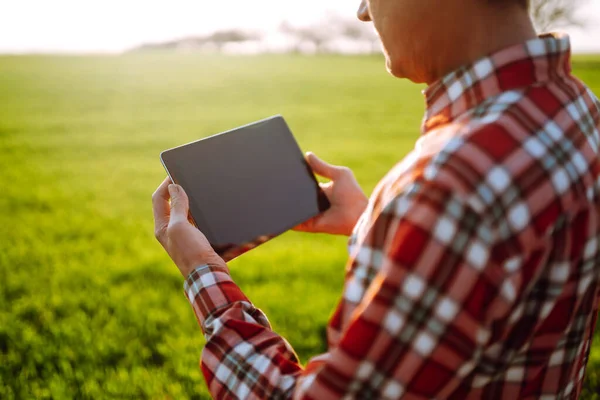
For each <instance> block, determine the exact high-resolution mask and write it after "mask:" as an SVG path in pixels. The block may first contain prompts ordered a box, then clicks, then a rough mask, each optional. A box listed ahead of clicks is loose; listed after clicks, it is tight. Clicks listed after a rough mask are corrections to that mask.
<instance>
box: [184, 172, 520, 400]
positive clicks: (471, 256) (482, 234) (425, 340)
mask: <svg viewBox="0 0 600 400" xmlns="http://www.w3.org/2000/svg"><path fill="white" fill-rule="evenodd" d="M492 244H493V231H492V230H491V228H490V227H489V224H487V223H486V222H485V221H483V220H482V218H480V216H479V214H478V213H477V212H475V211H474V210H473V208H472V207H470V206H469V205H468V201H466V200H463V199H461V198H460V197H459V196H456V195H455V194H453V193H452V192H451V191H449V190H446V189H444V188H442V187H439V186H435V185H421V184H415V185H414V186H413V187H412V188H411V189H410V190H408V191H406V192H405V193H403V194H401V195H399V196H397V197H396V198H395V199H394V200H393V201H392V202H390V203H389V204H387V205H386V207H385V208H384V209H383V210H382V212H381V213H380V215H378V216H377V218H376V219H375V221H374V222H373V224H372V226H371V227H370V229H369V233H368V234H367V236H366V238H365V239H364V240H363V241H360V242H358V243H357V244H356V247H355V250H354V251H353V256H352V259H351V260H350V262H351V263H354V262H356V260H361V261H360V262H361V263H363V264H364V263H366V264H368V269H369V270H371V271H375V272H374V274H373V276H372V278H371V279H366V280H364V279H363V284H362V286H361V284H358V283H357V281H356V280H355V279H354V280H353V279H352V277H350V278H349V279H348V281H347V282H346V287H345V292H344V298H343V299H342V301H341V303H342V304H343V303H344V302H352V301H355V302H356V306H355V307H354V308H353V311H352V313H351V314H350V315H349V318H348V321H347V323H345V324H344V326H343V330H342V332H341V336H340V340H339V342H337V343H336V344H335V346H334V347H331V348H330V349H329V351H328V352H327V353H325V354H322V355H320V356H318V357H315V358H313V359H311V360H310V362H309V363H308V365H307V366H306V367H305V368H303V367H302V366H301V365H300V364H299V363H298V358H297V357H296V355H295V353H294V351H293V350H292V348H291V347H290V345H289V344H288V343H287V342H286V341H285V340H284V339H283V338H282V337H280V336H278V335H277V334H276V333H274V332H273V331H272V330H271V329H270V326H269V323H268V321H267V318H266V317H265V316H264V315H263V313H262V312H260V311H259V310H258V309H256V308H255V307H254V306H253V305H252V303H251V302H250V301H249V300H248V299H247V298H246V296H244V294H243V293H242V292H241V290H240V289H239V288H238V287H237V286H236V285H235V284H234V283H233V281H232V280H231V277H230V276H229V274H228V273H227V270H226V269H225V268H218V267H216V268H215V267H201V268H199V269H197V270H196V271H194V272H193V273H192V274H191V275H190V276H189V278H188V279H187V282H186V285H185V287H186V294H187V296H188V299H189V300H190V302H191V304H192V306H193V308H194V311H195V313H196V315H197V317H198V320H199V321H200V324H201V326H202V329H203V331H204V333H205V336H206V339H207V344H206V347H205V349H204V351H203V354H202V361H201V367H202V371H203V373H204V376H205V378H206V381H207V384H208V387H209V390H210V392H211V393H212V395H213V396H214V397H215V398H294V399H334V398H340V397H344V396H347V395H349V396H350V397H353V398H401V397H404V396H406V398H411V399H426V398H445V397H448V396H449V395H451V394H456V393H460V390H461V383H462V382H464V381H465V380H466V379H469V380H471V382H470V386H471V387H476V386H477V385H484V384H486V383H488V381H487V380H486V379H488V378H486V376H488V375H485V374H483V373H482V374H481V375H480V374H478V370H479V369H481V368H485V365H484V364H485V363H484V362H483V354H484V350H485V349H486V348H489V346H491V345H492V343H493V340H494V330H493V329H492V327H493V328H494V329H501V321H502V320H503V318H505V316H506V315H507V314H508V312H509V310H510V309H511V307H512V304H513V301H514V299H515V297H516V293H515V289H514V287H512V286H511V285H510V281H508V280H506V279H505V277H504V274H503V273H502V272H501V268H499V267H497V266H496V264H495V263H494V262H493V260H492V258H493V257H492ZM490 379H491V378H490Z"/></svg>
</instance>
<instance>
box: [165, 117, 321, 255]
mask: <svg viewBox="0 0 600 400" xmlns="http://www.w3.org/2000/svg"><path fill="white" fill-rule="evenodd" d="M161 158H162V161H163V164H164V165H165V168H166V169H167V171H168V173H169V175H170V176H171V178H172V179H173V180H174V181H175V182H176V183H178V184H180V185H181V186H182V187H183V188H184V189H185V191H186V193H187V194H188V197H189V198H190V213H191V215H192V217H193V219H194V221H195V223H196V225H197V226H198V228H199V229H200V230H201V231H202V232H203V233H204V234H205V235H206V237H207V238H208V240H209V242H210V243H211V244H212V246H213V247H214V248H215V250H217V252H218V253H219V254H221V255H222V256H223V255H225V257H224V258H226V259H231V258H233V257H235V256H236V255H238V254H241V253H243V252H244V251H246V250H248V249H249V248H252V247H255V246H256V245H258V244H260V243H262V242H264V241H266V240H268V239H270V238H271V237H273V236H276V235H278V234H280V233H283V232H285V231H286V230H288V229H290V228H292V227H294V226H296V225H297V224H299V223H301V222H304V221H305V220H307V219H309V218H311V217H313V216H315V215H317V214H319V213H320V212H322V211H324V210H325V209H326V208H328V207H329V203H328V201H327V199H326V197H325V195H324V194H323V192H322V191H321V190H320V188H319V186H318V184H317V181H316V180H315V177H314V175H313V174H312V172H311V170H310V167H309V166H308V165H307V163H306V161H305V159H304V156H303V154H302V152H301V151H300V148H299V147H298V145H297V143H296V141H295V139H294V137H293V136H292V133H291V132H290V130H289V128H288V126H287V124H286V122H285V121H284V119H283V118H282V117H280V116H277V117H272V118H269V119H267V120H263V121H259V122H257V123H254V124H251V125H247V126H244V127H241V128H237V129H234V130H232V131H228V132H225V133H221V134H218V135H215V136H211V137H209V138H206V139H203V140H199V141H197V142H193V143H190V144H187V145H184V146H181V147H177V148H175V149H171V150H167V151H165V152H163V153H162V154H161Z"/></svg>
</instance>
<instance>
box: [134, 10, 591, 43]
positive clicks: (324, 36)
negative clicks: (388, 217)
mask: <svg viewBox="0 0 600 400" xmlns="http://www.w3.org/2000/svg"><path fill="white" fill-rule="evenodd" d="M587 1H589V0H530V12H531V16H532V18H533V20H534V22H535V26H536V28H537V30H538V31H539V32H546V31H548V30H550V29H556V28H565V27H583V26H585V22H586V21H585V20H583V19H582V17H581V16H580V15H578V14H577V11H578V10H579V9H580V7H581V5H583V4H584V3H585V2H587ZM277 34H278V35H279V36H280V39H281V40H282V41H284V42H285V44H284V45H279V46H278V47H277V46H276V47H273V46H271V45H269V43H268V40H267V38H266V37H265V34H263V33H257V32H249V31H244V30H240V29H228V30H220V31H217V32H213V33H211V34H208V35H204V36H194V37H187V38H183V39H178V40H172V41H168V42H163V43H156V44H146V45H143V46H140V47H138V48H136V49H134V50H204V51H214V52H222V51H224V50H226V49H227V48H231V47H232V45H233V46H234V47H235V46H237V48H238V49H240V48H243V46H246V47H247V48H252V49H254V50H253V51H254V52H271V51H276V52H296V53H338V52H348V51H349V52H360V53H377V52H380V51H381V45H380V43H379V38H378V36H377V34H376V33H375V31H374V29H373V27H372V25H371V24H364V23H359V22H357V21H355V20H349V19H345V18H341V17H339V16H335V15H328V16H326V18H324V19H323V20H321V21H320V22H318V23H315V24H312V25H308V26H295V25H292V24H291V23H289V22H287V21H284V22H283V23H281V25H280V26H279V29H278V32H277Z"/></svg>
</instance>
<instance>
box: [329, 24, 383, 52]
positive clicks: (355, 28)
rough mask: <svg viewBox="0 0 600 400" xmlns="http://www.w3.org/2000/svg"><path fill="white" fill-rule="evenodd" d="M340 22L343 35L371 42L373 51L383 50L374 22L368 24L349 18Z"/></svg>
mask: <svg viewBox="0 0 600 400" xmlns="http://www.w3.org/2000/svg"><path fill="white" fill-rule="evenodd" d="M338 23H339V25H340V35H341V36H344V37H346V38H348V39H350V40H354V41H357V42H367V43H369V44H370V46H371V52H372V53H377V52H379V51H381V42H380V40H379V36H377V34H376V33H375V29H374V28H373V25H372V24H369V25H367V24H364V23H356V22H355V21H349V20H343V21H339V22H338Z"/></svg>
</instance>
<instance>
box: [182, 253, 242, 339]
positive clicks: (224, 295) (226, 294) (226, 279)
mask: <svg viewBox="0 0 600 400" xmlns="http://www.w3.org/2000/svg"><path fill="white" fill-rule="evenodd" d="M183 289H184V291H185V295H186V296H187V298H188V301H189V302H190V304H191V305H192V308H193V309H194V313H195V314H196V318H198V322H199V323H200V326H201V327H202V328H203V329H204V322H205V321H206V319H207V318H208V317H210V316H212V315H213V314H215V313H217V312H218V311H219V310H222V309H225V308H227V307H226V306H228V305H230V304H232V303H235V302H239V301H246V302H249V300H248V298H247V297H246V296H245V295H244V293H242V291H241V290H240V288H238V287H237V285H236V284H235V283H234V282H233V279H231V276H230V275H229V271H228V270H227V268H226V267H221V266H210V265H201V266H199V267H196V269H194V270H193V271H192V272H191V273H190V274H189V275H188V277H187V279H186V280H185V283H184V284H183Z"/></svg>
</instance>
